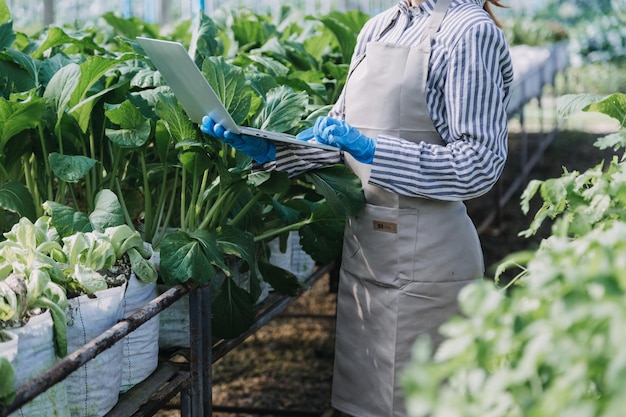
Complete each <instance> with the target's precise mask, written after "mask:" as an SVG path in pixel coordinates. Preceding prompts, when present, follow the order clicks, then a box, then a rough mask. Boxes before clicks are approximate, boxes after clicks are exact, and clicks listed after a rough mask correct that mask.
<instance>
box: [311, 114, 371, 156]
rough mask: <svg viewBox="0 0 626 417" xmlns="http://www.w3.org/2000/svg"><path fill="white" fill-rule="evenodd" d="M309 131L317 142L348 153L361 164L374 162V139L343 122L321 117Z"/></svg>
mask: <svg viewBox="0 0 626 417" xmlns="http://www.w3.org/2000/svg"><path fill="white" fill-rule="evenodd" d="M310 129H312V133H313V134H314V135H315V138H316V139H317V141H318V142H320V143H325V144H328V145H331V146H336V147H337V148H339V149H342V150H344V151H346V152H348V153H349V154H350V155H352V156H353V157H354V159H356V160H357V161H359V162H361V163H364V164H371V163H372V161H373V160H374V152H375V151H376V139H372V138H369V137H367V136H365V135H364V134H363V133H361V132H360V131H359V130H358V129H357V128H355V127H352V126H350V125H349V124H348V123H347V122H346V121H345V120H338V119H333V118H332V117H327V116H322V117H319V118H318V119H317V120H316V121H315V125H313V127H312V128H310ZM307 130H309V129H307ZM307 130H305V131H304V132H307ZM304 132H301V133H304Z"/></svg>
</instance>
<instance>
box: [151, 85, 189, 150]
mask: <svg viewBox="0 0 626 417" xmlns="http://www.w3.org/2000/svg"><path fill="white" fill-rule="evenodd" d="M156 114H157V116H159V117H160V118H161V121H162V122H163V124H164V125H165V127H166V128H167V131H168V132H169V134H170V135H171V136H172V139H173V140H174V142H180V141H183V140H186V139H190V138H195V137H196V129H195V128H194V125H193V123H192V122H191V121H190V120H189V118H188V117H187V116H186V115H185V113H184V112H183V109H182V107H181V106H180V104H179V103H178V101H177V100H176V98H175V97H174V95H173V94H159V101H158V102H157V105H156Z"/></svg>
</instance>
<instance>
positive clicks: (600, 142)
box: [594, 129, 626, 151]
mask: <svg viewBox="0 0 626 417" xmlns="http://www.w3.org/2000/svg"><path fill="white" fill-rule="evenodd" d="M594 146H596V147H597V148H598V149H609V148H613V150H615V151H617V150H618V149H625V148H626V129H621V130H620V131H618V132H616V133H611V134H609V135H606V136H603V137H601V138H598V139H597V140H596V142H595V143H594Z"/></svg>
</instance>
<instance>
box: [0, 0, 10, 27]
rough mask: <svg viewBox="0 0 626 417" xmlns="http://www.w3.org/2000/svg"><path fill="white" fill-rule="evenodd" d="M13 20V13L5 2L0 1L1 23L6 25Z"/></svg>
mask: <svg viewBox="0 0 626 417" xmlns="http://www.w3.org/2000/svg"><path fill="white" fill-rule="evenodd" d="M10 20H11V11H10V10H9V6H7V3H6V1H5V0H0V23H6V22H8V21H10Z"/></svg>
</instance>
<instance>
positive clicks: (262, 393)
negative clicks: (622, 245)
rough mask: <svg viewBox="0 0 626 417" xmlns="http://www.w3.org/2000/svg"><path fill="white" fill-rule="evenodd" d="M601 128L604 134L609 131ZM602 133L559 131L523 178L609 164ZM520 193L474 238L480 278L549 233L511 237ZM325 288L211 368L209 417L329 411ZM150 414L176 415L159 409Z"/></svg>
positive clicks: (476, 211)
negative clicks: (480, 257) (479, 251)
mask: <svg viewBox="0 0 626 417" xmlns="http://www.w3.org/2000/svg"><path fill="white" fill-rule="evenodd" d="M607 129H608V130H609V131H610V129H612V127H611V126H609V127H608V128H607ZM604 133H606V132H604V131H603V129H599V130H595V131H589V129H587V131H585V132H581V131H578V130H576V131H572V130H564V131H561V132H560V133H559V134H558V135H557V136H556V137H555V139H554V140H553V141H552V142H551V143H550V145H549V146H548V147H547V149H546V150H545V152H544V153H543V156H542V158H540V159H539V161H538V162H537V163H536V165H535V166H534V167H533V169H532V171H531V172H530V174H529V176H528V178H537V179H546V178H553V177H558V176H560V174H561V172H562V167H567V168H568V169H569V170H579V171H584V170H585V169H587V168H588V167H591V166H595V165H596V164H598V163H600V161H602V160H603V159H607V158H610V157H611V155H612V152H610V151H604V152H601V151H599V150H598V149H597V148H595V147H594V146H593V145H592V144H593V142H594V140H595V138H597V137H598V136H603V135H604ZM516 135H517V136H516ZM519 135H520V133H519V132H518V133H513V135H512V140H511V152H510V155H511V157H510V159H509V161H508V163H509V168H508V169H507V170H505V174H504V175H505V177H504V178H503V181H504V182H507V181H508V182H510V181H511V180H512V179H514V178H515V177H516V176H517V175H519V170H518V169H517V167H516V166H515V165H516V163H517V160H516V158H518V157H519V154H518V153H517V151H518V149H516V146H518V142H519V137H520V136H519ZM538 141H539V139H538V136H537V135H530V136H529V144H530V145H531V146H530V149H532V147H533V146H536V145H537V143H538ZM522 188H523V187H520V189H519V190H518V191H517V192H516V193H515V194H514V195H513V196H512V197H511V198H510V201H509V202H508V203H507V204H506V205H505V206H504V208H503V209H502V211H501V214H500V216H499V219H500V221H494V222H493V223H492V224H490V225H489V227H487V228H485V230H484V231H483V232H482V233H481V242H482V245H483V251H484V254H485V264H486V266H487V268H488V269H487V275H489V274H490V273H492V272H493V269H492V267H493V266H494V265H496V264H497V263H498V262H499V261H500V260H501V259H502V258H504V257H505V256H506V255H508V254H510V253H513V252H516V251H520V250H524V249H528V248H532V247H535V246H536V245H537V244H538V242H539V241H540V239H542V238H543V237H544V236H545V235H546V234H549V228H548V227H546V228H544V229H542V231H541V232H540V233H539V235H538V236H535V237H534V238H531V239H524V238H521V237H519V236H518V233H519V232H520V231H522V230H524V229H526V228H527V226H528V225H529V222H530V220H531V218H530V215H529V216H525V215H524V214H523V213H522V211H521V209H520V205H519V197H520V192H521V191H522ZM493 200H494V198H493V197H490V196H486V197H485V198H484V199H483V200H481V201H477V202H470V203H468V207H469V212H470V214H471V215H472V218H473V219H474V221H475V222H476V223H477V224H479V223H480V222H481V221H482V219H483V218H484V216H485V215H486V213H488V212H489V211H490V210H492V209H493ZM535 209H536V208H535ZM531 214H532V213H531ZM329 284H330V283H329V277H328V276H324V277H323V278H321V279H320V280H319V281H318V282H317V283H316V284H315V285H313V286H312V287H311V288H310V289H309V290H307V291H306V292H304V294H303V295H302V296H301V297H299V298H298V299H297V300H296V301H295V302H294V303H293V304H292V305H291V306H290V307H289V308H288V309H287V310H286V311H285V312H284V313H283V314H281V315H279V316H278V317H277V318H275V319H273V320H272V321H270V322H269V323H268V324H267V325H265V326H264V327H263V328H262V329H261V330H259V331H258V332H257V333H256V334H255V335H254V336H252V337H250V338H249V339H248V340H246V341H245V342H244V343H243V344H241V345H240V346H238V347H237V348H236V349H234V350H233V351H231V352H230V353H229V354H227V355H226V356H225V357H224V358H222V359H220V360H219V361H218V362H217V363H215V365H214V368H213V376H214V379H213V404H214V411H213V415H214V416H218V417H226V416H233V417H239V416H260V415H265V416H285V415H291V416H316V415H321V414H323V413H324V412H326V411H328V410H329V409H330V390H331V380H332V365H333V344H334V324H335V323H334V317H333V315H334V313H335V301H336V294H335V293H334V292H333V291H332V290H330V287H331V286H330V285H329ZM158 415H159V416H161V417H165V416H176V415H179V414H178V412H177V411H172V410H170V411H165V410H164V411H162V412H160V414H158Z"/></svg>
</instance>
